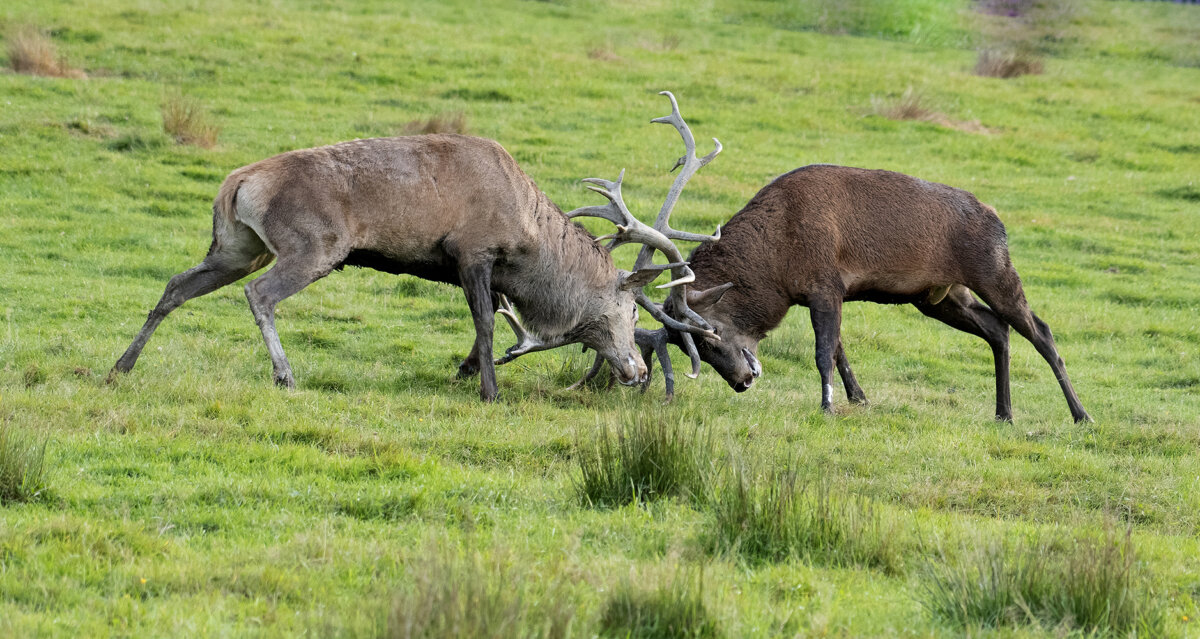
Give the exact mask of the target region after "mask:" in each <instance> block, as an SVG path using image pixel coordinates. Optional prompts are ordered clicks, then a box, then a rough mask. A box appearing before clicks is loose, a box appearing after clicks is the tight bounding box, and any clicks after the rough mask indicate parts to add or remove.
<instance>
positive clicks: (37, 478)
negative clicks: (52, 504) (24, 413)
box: [0, 421, 47, 506]
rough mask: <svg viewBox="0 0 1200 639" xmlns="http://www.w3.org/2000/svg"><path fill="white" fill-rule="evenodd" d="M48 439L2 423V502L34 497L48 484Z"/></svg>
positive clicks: (0, 468) (1, 504) (0, 498)
mask: <svg viewBox="0 0 1200 639" xmlns="http://www.w3.org/2000/svg"><path fill="white" fill-rule="evenodd" d="M46 471H47V468H46V440H45V439H42V440H41V441H36V440H35V438H34V437H31V436H29V435H26V434H23V433H19V432H16V430H15V429H14V428H13V427H12V426H10V425H9V423H8V421H4V422H3V423H0V506H3V505H4V504H8V503H12V502H18V501H32V500H34V499H37V498H38V496H39V495H41V493H42V491H43V490H44V489H45V488H46V478H47V472H46Z"/></svg>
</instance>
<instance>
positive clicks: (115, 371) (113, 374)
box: [104, 366, 129, 384]
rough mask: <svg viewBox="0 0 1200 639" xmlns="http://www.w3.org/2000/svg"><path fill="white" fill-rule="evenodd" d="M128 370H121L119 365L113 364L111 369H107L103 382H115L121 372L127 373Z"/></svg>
mask: <svg viewBox="0 0 1200 639" xmlns="http://www.w3.org/2000/svg"><path fill="white" fill-rule="evenodd" d="M128 372H129V371H128V370H121V368H120V367H119V366H113V367H112V370H111V371H108V377H105V378H104V383H105V384H115V383H117V378H119V377H120V376H121V373H128Z"/></svg>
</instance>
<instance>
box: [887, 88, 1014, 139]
mask: <svg viewBox="0 0 1200 639" xmlns="http://www.w3.org/2000/svg"><path fill="white" fill-rule="evenodd" d="M870 112H871V113H872V114H874V115H878V116H880V117H884V118H887V119H889V120H915V121H917V122H930V123H932V124H936V125H938V126H944V127H947V128H950V129H957V130H959V131H965V132H967V133H983V134H988V133H991V130H990V129H988V128H987V127H985V126H983V125H982V124H980V123H979V121H978V120H970V121H963V120H954V119H951V118H950V117H949V116H947V115H946V114H944V113H942V112H940V111H935V110H933V109H931V108H929V107H927V106H926V105H925V98H924V96H922V95H921V93H919V92H917V91H913V88H912V87H908V88H907V89H905V90H904V93H903V94H902V95H901V96H900V98H899V99H897V100H895V101H892V102H889V101H887V100H884V99H883V98H878V97H874V96H872V97H871V110H870Z"/></svg>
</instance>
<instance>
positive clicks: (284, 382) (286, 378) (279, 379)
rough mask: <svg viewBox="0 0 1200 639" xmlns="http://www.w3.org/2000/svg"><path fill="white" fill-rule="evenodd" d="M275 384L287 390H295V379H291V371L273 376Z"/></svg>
mask: <svg viewBox="0 0 1200 639" xmlns="http://www.w3.org/2000/svg"><path fill="white" fill-rule="evenodd" d="M275 385H276V386H278V387H280V388H286V389H288V390H295V388H296V380H294V379H292V375H291V373H285V374H283V375H276V376H275Z"/></svg>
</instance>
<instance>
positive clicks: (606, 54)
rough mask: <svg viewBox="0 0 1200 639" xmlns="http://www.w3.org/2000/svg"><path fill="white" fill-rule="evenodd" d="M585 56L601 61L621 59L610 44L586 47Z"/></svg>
mask: <svg viewBox="0 0 1200 639" xmlns="http://www.w3.org/2000/svg"><path fill="white" fill-rule="evenodd" d="M587 57H588V58H591V59H592V60H600V61H601V62H616V61H617V60H620V59H621V56H619V55H617V52H616V51H614V50H613V47H612V45H611V44H605V45H600V46H595V47H592V48H590V49H588V52H587Z"/></svg>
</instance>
